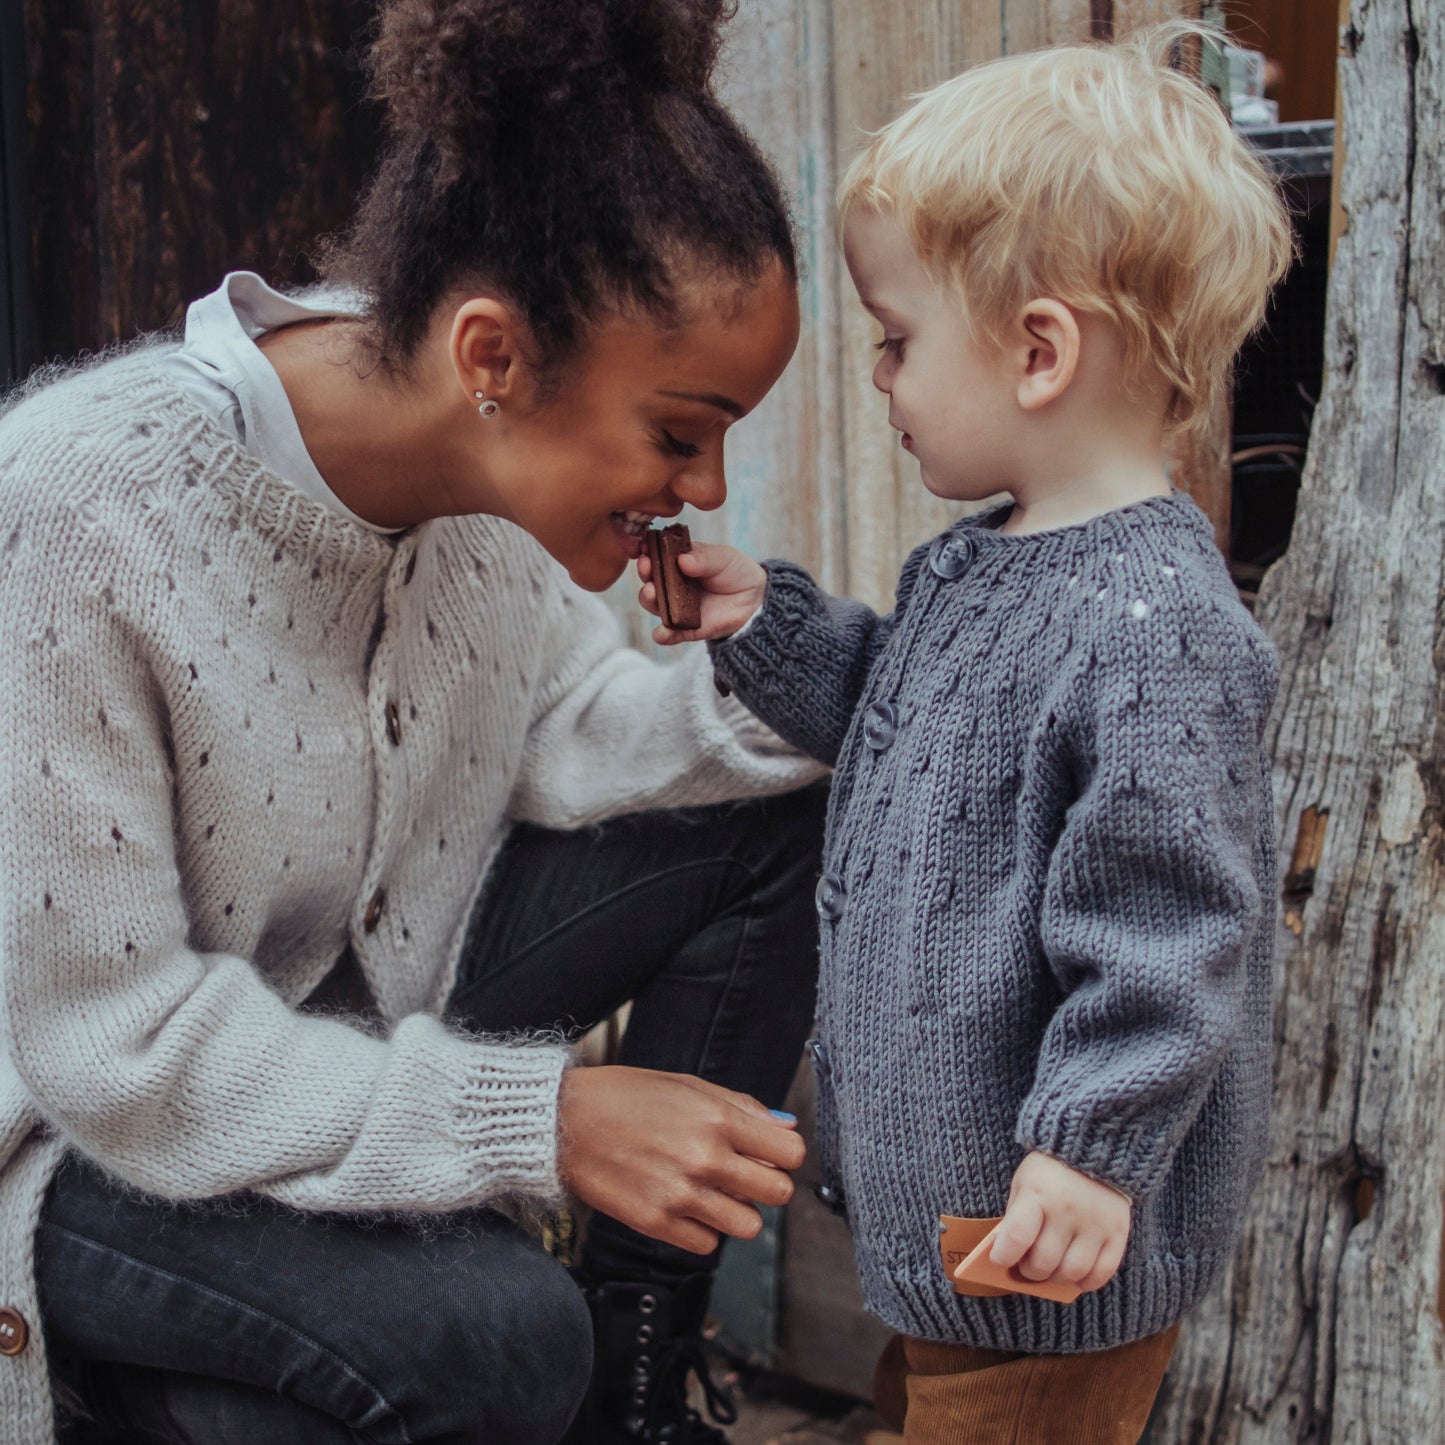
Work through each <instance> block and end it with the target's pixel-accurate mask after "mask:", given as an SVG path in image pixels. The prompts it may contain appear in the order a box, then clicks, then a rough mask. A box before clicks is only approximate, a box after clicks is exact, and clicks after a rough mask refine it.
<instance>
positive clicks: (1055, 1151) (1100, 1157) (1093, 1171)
mask: <svg viewBox="0 0 1445 1445" xmlns="http://www.w3.org/2000/svg"><path fill="white" fill-rule="evenodd" d="M1016 1138H1017V1140H1018V1143H1019V1144H1020V1145H1021V1146H1022V1147H1023V1148H1024V1149H1026V1150H1029V1151H1033V1150H1038V1151H1039V1152H1041V1153H1044V1154H1047V1155H1049V1157H1050V1158H1053V1159H1057V1160H1058V1161H1059V1163H1061V1164H1067V1165H1068V1167H1069V1168H1070V1169H1075V1170H1077V1171H1078V1172H1079V1173H1080V1174H1087V1175H1088V1176H1089V1178H1090V1179H1097V1180H1098V1181H1099V1182H1100V1183H1101V1184H1107V1185H1109V1186H1110V1187H1111V1188H1113V1189H1117V1190H1118V1191H1119V1192H1120V1193H1121V1194H1124V1195H1126V1196H1127V1197H1128V1198H1129V1199H1131V1200H1136V1201H1137V1200H1140V1199H1145V1198H1147V1197H1148V1196H1149V1195H1151V1194H1152V1193H1153V1192H1154V1191H1155V1190H1156V1189H1157V1188H1158V1187H1159V1186H1160V1185H1161V1184H1162V1183H1163V1182H1164V1179H1165V1177H1166V1175H1167V1174H1168V1172H1169V1165H1170V1162H1171V1160H1172V1158H1173V1145H1174V1142H1175V1141H1172V1140H1170V1138H1169V1131H1168V1129H1167V1128H1159V1127H1155V1126H1153V1121H1151V1126H1149V1127H1146V1126H1142V1125H1141V1126H1139V1127H1137V1128H1133V1129H1122V1130H1121V1129H1120V1128H1118V1127H1117V1125H1115V1124H1113V1123H1112V1122H1104V1123H1101V1122H1100V1121H1099V1120H1097V1119H1095V1118H1093V1117H1089V1116H1084V1117H1081V1116H1079V1115H1078V1114H1067V1113H1064V1114H1056V1113H1045V1112H1044V1111H1043V1110H1042V1109H1040V1110H1036V1111H1034V1115H1033V1117H1029V1115H1028V1114H1027V1113H1025V1114H1021V1115H1020V1117H1019V1124H1018V1133H1017V1135H1016Z"/></svg>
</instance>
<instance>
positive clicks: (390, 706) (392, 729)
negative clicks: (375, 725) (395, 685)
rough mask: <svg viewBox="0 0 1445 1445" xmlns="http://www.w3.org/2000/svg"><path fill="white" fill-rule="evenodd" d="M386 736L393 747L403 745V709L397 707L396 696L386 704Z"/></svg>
mask: <svg viewBox="0 0 1445 1445" xmlns="http://www.w3.org/2000/svg"><path fill="white" fill-rule="evenodd" d="M386 736H387V738H388V739H389V740H390V742H391V745H392V747H394V748H399V747H400V746H401V709H400V708H399V707H397V705H396V699H395V698H393V699H392V700H391V701H390V702H389V703H387V705H386Z"/></svg>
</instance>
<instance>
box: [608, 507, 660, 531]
mask: <svg viewBox="0 0 1445 1445" xmlns="http://www.w3.org/2000/svg"><path fill="white" fill-rule="evenodd" d="M612 515H613V516H614V517H620V518H621V519H622V530H623V531H624V532H626V533H627V535H628V536H629V537H640V536H642V534H643V533H644V532H646V531H647V529H648V528H649V527H650V526H651V525H652V523H653V519H654V514H653V513H652V512H614V513H613V514H612Z"/></svg>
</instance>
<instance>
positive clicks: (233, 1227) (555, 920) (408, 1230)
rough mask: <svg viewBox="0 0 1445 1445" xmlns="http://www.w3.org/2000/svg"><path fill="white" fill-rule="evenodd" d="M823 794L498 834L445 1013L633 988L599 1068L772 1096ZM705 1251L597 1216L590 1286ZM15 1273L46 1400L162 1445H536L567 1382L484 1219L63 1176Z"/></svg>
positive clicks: (546, 1260)
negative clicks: (44, 1373)
mask: <svg viewBox="0 0 1445 1445" xmlns="http://www.w3.org/2000/svg"><path fill="white" fill-rule="evenodd" d="M822 818H823V795H822V791H821V789H820V788H810V789H806V790H804V791H802V792H799V793H794V794H790V795H787V796H784V797H779V798H772V799H764V800H759V801H755V802H749V803H741V804H734V805H726V806H723V807H717V808H703V809H696V810H690V811H687V812H666V813H651V814H644V815H638V816H635V817H630V818H623V819H618V820H615V821H613V822H610V823H607V824H604V825H601V826H599V827H597V828H592V829H588V830H585V831H582V832H578V833H565V834H564V833H552V832H547V831H544V830H541V829H537V828H530V827H523V828H519V829H517V830H516V831H515V833H514V834H513V836H512V838H511V839H510V840H509V843H508V845H507V847H506V849H505V850H504V852H503V854H502V856H501V858H500V860H499V862H498V864H497V866H496V868H495V869H494V871H493V874H492V877H491V881H490V883H489V886H488V889H487V893H486V897H485V898H484V900H483V902H482V904H481V905H480V906H479V908H478V910H477V914H476V917H475V919H474V922H473V925H472V929H471V933H470V936H469V938H468V940H467V945H466V948H465V950H464V957H463V961H462V965H461V968H460V971H459V974H458V979H457V985H456V988H455V990H454V992H453V996H452V1001H451V1004H450V1007H449V1013H450V1014H452V1015H453V1016H454V1017H456V1018H457V1019H458V1021H460V1022H462V1023H464V1024H466V1025H467V1026H469V1027H473V1028H477V1029H484V1030H488V1031H496V1030H507V1029H534V1028H550V1027H557V1026H560V1027H562V1028H564V1029H565V1030H567V1031H568V1032H569V1033H578V1032H580V1031H581V1030H583V1029H585V1028H587V1027H589V1026H590V1025H591V1024H593V1023H595V1022H597V1021H598V1020H599V1019H602V1018H605V1017H606V1016H607V1015H608V1014H609V1013H610V1012H611V1011H612V1010H613V1009H614V1008H616V1007H617V1006H618V1005H619V1004H620V1003H622V1002H624V1001H626V1000H628V999H631V1000H632V1001H633V1010H632V1016H631V1019H630V1022H629V1024H628V1027H627V1031H626V1034H625V1036H624V1043H623V1053H622V1062H624V1063H630V1064H634V1065H638V1066H641V1067H646V1068H656V1069H668V1070H674V1071H678V1072H689V1073H695V1074H699V1075H701V1076H702V1077H703V1078H707V1079H711V1080H714V1081H716V1082H718V1083H721V1084H724V1085H726V1086H727V1087H729V1088H735V1089H740V1090H744V1091H746V1092H748V1093H751V1094H754V1095H756V1096H757V1097H758V1098H760V1099H762V1100H763V1102H764V1103H767V1104H769V1105H776V1104H778V1103H780V1102H781V1100H782V1097H783V1094H784V1092H785V1090H786V1088H787V1085H788V1081H789V1079H790V1078H791V1076H792V1073H793V1069H794V1066H795V1064H796V1062H797V1058H798V1055H799V1052H800V1049H801V1045H802V1040H803V1036H804V1034H805V1033H806V1031H807V1027H808V1024H809V1021H810V1019H811V1016H812V1006H813V986H814V977H815V971H816V960H817V946H816V927H815V921H814V915H813V906H812V891H813V884H814V881H815V879H816V876H817V866H818V855H819V850H820V846H821V839H822ZM712 1262H713V1261H711V1260H707V1261H704V1260H700V1259H699V1257H698V1256H696V1255H689V1254H687V1253H685V1252H684V1251H681V1250H677V1249H674V1248H672V1247H670V1246H666V1245H662V1244H659V1243H657V1242H656V1241H653V1240H649V1239H645V1238H644V1237H642V1236H640V1235H637V1234H634V1233H633V1232H632V1231H631V1230H628V1229H626V1228H624V1227H623V1226H621V1225H619V1224H617V1223H616V1222H614V1221H612V1220H608V1219H605V1218H600V1217H599V1218H596V1219H594V1221H593V1224H592V1227H591V1229H590V1230H589V1239H588V1255H587V1258H586V1261H585V1263H586V1265H587V1267H588V1269H589V1272H591V1273H592V1274H594V1275H596V1276H598V1277H601V1278H625V1277H628V1276H629V1275H637V1274H647V1275H649V1276H654V1277H655V1276H658V1275H661V1276H662V1277H664V1278H665V1277H667V1276H669V1275H681V1274H683V1273H688V1272H693V1271H695V1270H697V1269H698V1268H699V1267H706V1266H707V1265H709V1264H711V1263H712ZM36 1268H37V1276H38V1282H39V1288H40V1302H41V1317H42V1322H43V1327H44V1331H45V1337H46V1341H47V1346H48V1349H49V1352H50V1356H51V1359H52V1361H53V1363H54V1367H55V1370H56V1374H57V1377H58V1379H59V1380H60V1381H61V1382H62V1383H63V1385H64V1386H65V1393H67V1394H70V1395H72V1396H78V1397H79V1399H80V1401H81V1403H82V1404H83V1406H84V1407H85V1409H86V1410H87V1411H88V1412H89V1413H90V1414H91V1415H92V1416H93V1417H94V1418H95V1419H96V1420H97V1421H99V1422H101V1423H102V1424H103V1425H106V1426H109V1427H111V1428H112V1429H114V1430H115V1432H116V1434H117V1436H118V1437H119V1438H121V1439H124V1440H134V1441H146V1442H164V1445H358V1442H378V1445H383V1442H384V1445H393V1442H395V1445H473V1442H475V1445H481V1442H486V1445H548V1442H552V1441H555V1440H556V1439H558V1438H559V1437H560V1436H561V1434H562V1432H563V1431H564V1429H565V1428H566V1426H567V1424H568V1422H569V1420H570V1418H571V1416H572V1414H573V1412H574V1411H575V1409H576V1406H577V1404H578V1402H579V1400H580V1399H581V1397H582V1394H583V1393H584V1391H585V1388H586V1384H587V1380H588V1376H589V1373H590V1368H591V1333H590V1323H589V1320H588V1317H587V1312H586V1309H585V1308H584V1305H583V1302H582V1300H581V1297H580V1295H579V1293H578V1291H577V1290H576V1288H575V1286H574V1285H573V1283H572V1280H571V1279H570V1277H569V1276H568V1275H567V1273H566V1272H565V1271H564V1270H563V1269H562V1268H561V1266H560V1265H558V1264H557V1263H556V1261H555V1260H553V1259H552V1258H551V1257H550V1256H549V1255H547V1254H546V1253H545V1252H544V1251H543V1250H542V1249H541V1248H540V1247H539V1246H538V1245H536V1244H535V1243H534V1242H533V1241H532V1240H530V1239H529V1238H528V1237H526V1236H525V1235H524V1234H523V1233H522V1232H521V1231H520V1230H519V1229H517V1228H516V1227H515V1226H513V1225H512V1224H510V1223H508V1222H507V1221H505V1220H503V1219H501V1218H500V1217H498V1216H497V1215H495V1214H493V1213H491V1212H490V1211H487V1210H481V1209H479V1210H472V1211H467V1212H465V1213H460V1214H457V1215H452V1216H448V1217H446V1218H444V1219H441V1220H437V1219H430V1220H427V1221H425V1223H424V1224H423V1223H420V1222H418V1221H404V1220H403V1221H397V1220H359V1219H355V1218H350V1217H343V1216H337V1215H310V1214H302V1213H299V1212H297V1211H294V1210H290V1209H286V1208H284V1207H282V1206H279V1205H277V1204H275V1203H273V1202H272V1201H270V1200H267V1199H264V1198H261V1197H259V1196H252V1195H247V1196H241V1197H238V1198H233V1199H228V1200H225V1201H221V1202H220V1204H219V1205H218V1204H217V1203H216V1202H214V1201H213V1202H209V1203H206V1204H200V1205H176V1204H172V1203H167V1202H164V1201H160V1200H154V1199H149V1198H146V1197H143V1196H140V1195H137V1194H135V1193H134V1192H133V1191H130V1190H127V1189H125V1188H123V1187H121V1186H118V1185H116V1184H114V1183H112V1182H111V1181H110V1180H108V1179H107V1178H106V1177H105V1176H104V1175H102V1174H101V1173H100V1172H99V1171H98V1170H96V1169H95V1168H93V1167H92V1166H90V1165H88V1164H86V1163H85V1162H84V1161H82V1160H79V1159H72V1160H70V1161H68V1163H67V1164H66V1166H65V1168H64V1169H63V1170H62V1172H61V1173H60V1175H59V1176H58V1177H57V1179H56V1181H55V1184H54V1186H53V1188H52V1190H51V1192H50V1194H49V1196H48V1198H47V1200H46V1203H45V1207H44V1209H43V1211H42V1216H41V1222H40V1230H39V1236H38V1241H37V1257H36Z"/></svg>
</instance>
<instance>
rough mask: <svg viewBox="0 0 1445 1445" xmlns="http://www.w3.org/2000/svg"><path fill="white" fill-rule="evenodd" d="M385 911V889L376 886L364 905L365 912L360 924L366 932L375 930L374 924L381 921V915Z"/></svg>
mask: <svg viewBox="0 0 1445 1445" xmlns="http://www.w3.org/2000/svg"><path fill="white" fill-rule="evenodd" d="M385 911H386V889H385V888H378V889H377V890H376V892H375V893H373V894H372V895H371V902H370V903H368V904H367V905H366V913H365V914H364V915H363V916H362V920H361V926H362V927H363V928H364V929H365V930H366V931H367V932H368V933H375V932H376V925H377V924H378V923H380V922H381V915H382V914H383V913H384V912H385Z"/></svg>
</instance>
